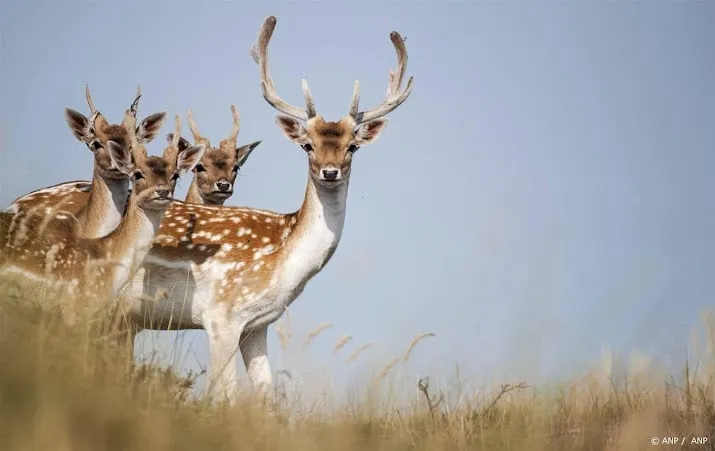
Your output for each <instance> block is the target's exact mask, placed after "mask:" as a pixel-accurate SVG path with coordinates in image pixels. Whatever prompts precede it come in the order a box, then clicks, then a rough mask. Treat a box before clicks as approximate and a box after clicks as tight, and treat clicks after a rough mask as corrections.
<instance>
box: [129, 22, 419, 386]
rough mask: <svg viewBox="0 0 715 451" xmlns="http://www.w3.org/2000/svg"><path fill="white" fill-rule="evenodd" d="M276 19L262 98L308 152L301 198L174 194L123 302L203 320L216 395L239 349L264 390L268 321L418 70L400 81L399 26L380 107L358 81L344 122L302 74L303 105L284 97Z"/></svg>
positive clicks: (260, 50) (295, 287)
mask: <svg viewBox="0 0 715 451" xmlns="http://www.w3.org/2000/svg"><path fill="white" fill-rule="evenodd" d="M275 26H276V18H275V17H273V16H271V17H268V18H267V19H266V20H265V22H264V23H263V27H262V29H261V32H260V34H259V37H258V43H257V46H255V45H254V47H253V49H254V51H253V55H254V59H255V60H256V62H257V63H258V65H259V69H260V71H259V72H260V78H261V87H262V91H263V96H264V98H265V100H266V101H267V102H268V103H269V104H270V105H272V106H273V107H274V108H275V109H277V110H278V111H279V112H281V113H283V114H282V115H279V116H278V118H277V123H278V126H279V127H280V128H281V130H282V131H283V133H284V134H285V135H286V137H287V138H288V139H289V140H290V141H292V142H294V143H296V144H298V145H299V146H300V147H301V148H302V149H303V151H304V152H305V153H306V156H307V158H308V181H307V187H306V190H305V198H304V200H303V204H302V206H301V207H300V209H299V210H298V211H296V212H294V213H289V214H279V213H275V212H272V211H267V210H260V209H255V208H240V207H225V206H222V207H209V206H200V205H192V204H185V203H179V202H175V203H174V205H173V206H172V208H171V209H170V210H169V211H168V212H167V214H166V216H165V217H164V220H163V222H162V227H161V230H160V236H159V237H157V240H156V241H155V245H154V246H153V248H152V249H151V251H150V252H149V254H148V255H147V257H146V259H145V260H144V264H143V265H142V268H141V269H140V271H139V272H138V274H137V276H136V277H135V278H134V280H133V281H132V282H131V284H132V288H131V290H130V292H129V296H128V298H127V299H126V303H125V304H124V306H125V308H126V309H127V311H126V313H127V314H128V317H129V318H130V319H131V321H133V322H134V324H135V325H136V327H137V328H151V329H205V330H206V332H207V334H208V339H209V346H210V355H211V356H210V363H209V371H208V377H209V384H207V390H211V389H213V390H214V394H216V395H218V396H229V395H231V394H233V393H234V392H235V389H236V384H237V373H236V370H237V368H236V358H237V351H238V349H239V348H240V351H241V354H242V356H243V361H244V363H245V365H246V368H247V371H248V375H249V378H250V380H251V383H252V385H253V387H254V389H256V390H257V391H258V392H259V393H260V394H261V395H265V394H266V390H267V389H268V388H269V387H270V386H271V384H272V376H271V370H270V365H269V361H268V356H267V347H266V338H267V327H268V326H269V325H270V324H271V323H273V322H274V321H276V320H277V319H278V318H279V317H280V316H281V315H282V314H283V312H284V311H285V309H286V307H287V306H288V305H289V304H291V302H293V301H294V300H295V299H296V298H297V297H298V296H299V295H300V294H301V292H302V291H303V289H304V287H305V285H306V284H307V283H308V281H309V280H311V279H312V278H313V276H315V275H316V274H317V273H318V272H319V271H320V270H321V269H322V268H323V267H324V266H325V265H326V264H327V263H328V261H329V260H330V258H331V257H332V255H333V253H334V252H335V250H336V248H337V246H338V243H339V241H340V237H341V235H342V231H343V224H344V221H345V205H346V200H347V193H348V181H349V178H350V174H351V163H352V158H353V155H354V154H355V152H356V151H357V150H358V149H359V148H360V147H362V146H365V145H368V144H371V143H373V142H375V140H376V139H377V138H378V136H379V135H380V133H381V132H382V130H383V129H384V127H385V125H386V123H387V119H385V118H384V117H383V116H385V115H387V114H388V113H390V112H391V111H392V110H394V109H395V108H397V107H398V106H399V105H400V104H402V103H403V102H404V101H405V100H406V99H407V97H408V96H409V95H410V92H411V90H412V80H413V79H412V77H410V79H409V80H408V82H407V84H406V86H405V88H404V89H400V85H401V82H402V79H403V77H404V73H405V68H406V64H407V51H406V48H405V45H404V42H403V40H402V38H401V36H400V35H399V34H398V33H397V32H392V33H391V34H390V38H391V40H392V43H393V45H394V46H395V49H396V51H397V56H398V69H397V71H396V72H392V71H390V80H389V87H388V95H387V98H386V99H385V100H384V101H383V102H382V103H381V104H380V105H379V106H378V107H376V108H373V109H370V110H366V111H359V104H358V102H359V84H358V82H355V86H354V90H353V96H352V101H351V103H350V108H349V114H348V115H347V116H345V117H343V118H342V119H340V120H339V121H337V122H329V121H326V120H325V119H323V118H322V117H321V116H319V115H318V114H317V113H316V110H315V106H314V102H313V99H312V96H311V94H310V91H309V89H308V87H307V83H306V82H305V81H303V88H304V89H303V90H304V94H305V100H306V108H305V109H303V108H299V107H296V106H292V105H289V104H287V103H286V102H284V101H283V100H281V99H280V97H278V95H277V93H276V90H275V88H274V86H273V82H272V80H271V77H270V75H269V71H268V58H267V48H268V43H269V40H270V38H271V35H272V33H273V30H274V28H275ZM157 294H161V296H158V295H157ZM147 299H152V300H151V301H147Z"/></svg>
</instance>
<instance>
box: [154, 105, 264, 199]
mask: <svg viewBox="0 0 715 451" xmlns="http://www.w3.org/2000/svg"><path fill="white" fill-rule="evenodd" d="M231 113H232V115H233V128H232V129H231V134H230V135H229V136H228V137H227V138H226V139H224V140H222V141H221V142H219V145H218V147H212V146H211V141H209V139H208V138H206V137H204V136H203V135H201V132H200V131H199V128H198V127H197V126H196V121H195V120H194V115H193V112H192V111H191V110H189V114H188V123H189V129H190V130H191V134H192V135H193V136H194V143H195V144H196V145H198V144H203V145H204V146H205V147H206V151H205V152H204V156H203V158H202V159H201V161H200V162H199V164H197V165H196V167H194V181H193V184H194V185H195V186H196V190H197V191H198V193H197V194H198V196H199V197H200V200H199V199H195V200H192V201H194V202H199V201H200V202H199V203H202V204H208V205H222V204H223V202H224V201H225V200H226V199H228V198H229V197H231V195H232V194H233V187H234V184H235V182H236V176H237V175H238V171H239V170H240V169H241V167H242V166H243V164H244V163H245V162H246V160H248V157H249V156H250V155H251V152H253V149H255V148H256V147H258V145H259V144H260V143H261V142H260V141H255V142H252V143H251V144H246V145H243V146H240V147H238V131H239V129H240V118H239V115H238V111H236V107H235V106H234V105H231ZM174 136H175V135H174V134H173V133H169V134H168V135H167V140H168V141H172V140H173V139H174ZM187 147H189V142H188V141H187V140H186V139H184V138H179V148H187ZM189 194H190V195H191V193H189Z"/></svg>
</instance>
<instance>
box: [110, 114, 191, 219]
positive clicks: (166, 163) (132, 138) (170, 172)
mask: <svg viewBox="0 0 715 451" xmlns="http://www.w3.org/2000/svg"><path fill="white" fill-rule="evenodd" d="M123 126H124V127H125V130H126V135H127V136H128V138H129V140H128V142H127V143H120V142H117V141H114V140H109V141H107V154H108V157H109V159H110V160H111V162H112V166H113V167H114V168H116V170H117V171H118V172H120V173H121V174H123V175H124V176H125V177H128V178H130V179H131V180H132V184H133V185H134V189H133V190H132V195H131V197H130V200H129V202H130V205H134V204H136V206H138V207H140V208H142V209H145V210H159V211H163V210H165V209H167V208H168V207H169V205H170V204H171V201H172V200H173V196H174V190H175V189H176V182H177V180H178V179H179V177H180V176H181V175H182V174H185V173H187V172H190V171H191V170H192V169H193V168H194V166H196V164H198V162H199V161H200V160H201V157H202V156H203V154H204V150H205V146H204V145H203V144H199V145H196V146H186V147H183V148H182V147H181V146H180V139H181V134H180V131H181V130H180V129H181V122H180V119H179V116H176V130H175V132H174V134H173V139H172V140H171V141H170V142H169V145H168V146H167V147H166V149H165V150H164V153H163V155H162V156H160V157H159V156H149V155H147V151H146V148H145V147H144V144H143V143H142V142H141V141H140V133H139V130H140V128H141V127H137V126H136V117H135V116H134V114H133V112H132V110H131V109H129V110H127V112H126V113H125V115H124V121H123ZM127 144H128V145H127Z"/></svg>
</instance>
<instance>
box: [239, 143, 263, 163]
mask: <svg viewBox="0 0 715 451" xmlns="http://www.w3.org/2000/svg"><path fill="white" fill-rule="evenodd" d="M260 143H261V141H255V142H252V143H251V144H246V145H245V146H241V147H239V148H238V149H236V165H237V166H243V163H245V162H246V160H248V157H249V156H250V155H251V152H253V149H255V148H256V147H258V145H259V144H260Z"/></svg>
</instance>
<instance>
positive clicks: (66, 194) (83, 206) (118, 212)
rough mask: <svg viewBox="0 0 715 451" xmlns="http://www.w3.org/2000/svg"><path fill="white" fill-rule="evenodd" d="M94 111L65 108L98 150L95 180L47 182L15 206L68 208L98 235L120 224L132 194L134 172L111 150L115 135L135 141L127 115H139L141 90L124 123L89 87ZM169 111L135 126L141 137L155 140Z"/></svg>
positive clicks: (27, 211)
mask: <svg viewBox="0 0 715 451" xmlns="http://www.w3.org/2000/svg"><path fill="white" fill-rule="evenodd" d="M86 97H87V104H88V105H89V109H90V113H91V115H90V117H89V118H87V117H86V116H84V115H83V114H81V113H79V112H77V111H75V110H73V109H70V108H66V109H65V119H66V121H67V124H68V125H69V127H70V130H71V131H72V134H74V136H75V137H76V138H77V139H78V140H80V141H81V142H83V143H85V144H86V145H87V147H88V148H89V150H91V151H92V153H93V155H94V174H93V177H92V181H91V182H86V181H75V182H66V183H61V184H59V185H55V186H51V187H48V188H42V189H39V190H36V191H33V192H31V193H29V194H26V195H24V196H22V197H20V198H18V199H16V200H15V202H13V204H12V205H11V206H10V208H9V209H8V211H9V212H12V213H17V214H20V215H22V216H25V215H31V216H34V215H44V211H45V209H46V208H47V207H49V208H50V210H51V211H53V212H56V211H60V210H61V211H63V212H65V213H69V214H71V215H73V216H75V217H76V218H77V221H78V226H77V227H76V228H75V230H76V232H77V233H78V234H79V235H80V236H82V237H84V238H97V237H100V236H104V235H106V234H107V233H109V232H110V231H112V230H114V229H115V228H116V227H117V225H118V224H119V221H120V220H121V217H122V214H123V213H124V209H125V207H126V205H127V198H128V197H129V176H127V175H126V174H125V173H123V172H122V171H121V170H120V169H119V168H117V167H116V165H115V162H114V161H113V160H112V158H111V156H110V152H109V147H108V145H109V144H108V143H109V142H110V141H112V142H114V143H115V144H119V145H120V146H125V145H127V144H128V143H129V135H128V134H127V127H126V126H125V125H126V121H127V118H128V117H130V118H131V120H132V121H136V115H137V108H138V106H139V99H140V98H141V90H140V89H139V88H137V94H136V97H135V99H134V101H133V102H132V104H131V106H130V107H129V110H128V111H129V114H128V115H127V116H125V119H124V120H123V121H122V123H121V124H118V125H115V124H110V123H109V122H108V121H107V119H105V117H104V115H103V114H102V113H100V112H99V110H97V108H96V107H95V106H94V102H93V101H92V96H91V94H90V92H89V86H87V87H86ZM165 119H166V113H164V112H160V113H154V114H152V115H150V116H148V117H146V118H145V119H144V120H143V121H142V122H141V124H139V126H138V127H136V126H135V134H136V138H137V142H139V143H140V144H147V143H149V142H151V141H152V140H153V139H154V137H155V136H156V134H157V133H158V132H159V130H160V129H161V127H162V125H163V124H164V121H165Z"/></svg>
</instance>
